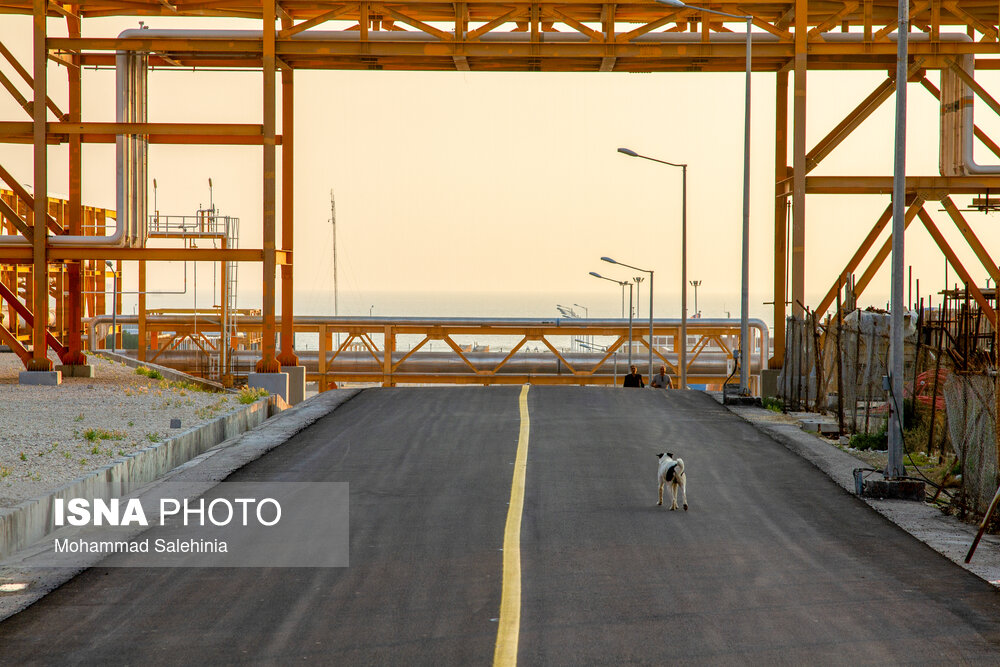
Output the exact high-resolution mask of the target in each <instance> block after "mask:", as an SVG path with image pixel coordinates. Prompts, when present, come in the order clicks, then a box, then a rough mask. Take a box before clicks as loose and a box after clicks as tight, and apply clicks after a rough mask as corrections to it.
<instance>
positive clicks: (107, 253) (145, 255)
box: [0, 245, 280, 264]
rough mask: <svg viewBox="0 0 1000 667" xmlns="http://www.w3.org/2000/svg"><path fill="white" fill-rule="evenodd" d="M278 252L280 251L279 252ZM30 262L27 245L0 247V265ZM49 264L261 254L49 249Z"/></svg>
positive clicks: (254, 254) (260, 256) (252, 258)
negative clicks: (77, 261) (87, 260)
mask: <svg viewBox="0 0 1000 667" xmlns="http://www.w3.org/2000/svg"><path fill="white" fill-rule="evenodd" d="M279 252H280V251H279ZM30 259H31V247H30V246H27V245H25V246H18V247H16V248H0V263H6V262H9V263H12V264H14V263H21V262H25V261H28V260H30ZM48 259H49V261H50V262H64V261H70V260H86V259H94V260H98V259H99V260H104V259H113V260H118V259H121V260H125V261H129V260H132V261H137V260H148V261H157V262H183V261H189V262H224V261H225V262H262V261H264V251H263V250H260V249H253V248H230V249H226V250H224V249H222V248H106V247H95V246H58V245H57V246H49V247H48Z"/></svg>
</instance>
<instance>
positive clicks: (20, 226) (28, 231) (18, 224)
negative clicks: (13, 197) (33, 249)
mask: <svg viewBox="0 0 1000 667" xmlns="http://www.w3.org/2000/svg"><path fill="white" fill-rule="evenodd" d="M0 215H2V216H3V217H4V218H5V219H6V220H7V221H8V222H10V224H12V225H14V228H15V229H17V231H18V233H20V234H21V236H23V237H24V238H26V239H28V240H29V241H30V240H31V239H32V238H33V234H34V231H33V228H32V227H29V226H28V225H27V223H25V222H24V220H22V219H21V216H19V215H18V214H17V211H15V210H14V209H12V208H11V207H10V206H9V205H8V204H7V202H5V201H4V200H2V199H0Z"/></svg>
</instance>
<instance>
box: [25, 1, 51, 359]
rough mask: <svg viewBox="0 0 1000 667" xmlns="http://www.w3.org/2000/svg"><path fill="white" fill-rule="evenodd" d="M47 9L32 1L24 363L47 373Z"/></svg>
mask: <svg viewBox="0 0 1000 667" xmlns="http://www.w3.org/2000/svg"><path fill="white" fill-rule="evenodd" d="M47 9H48V1H47V0H34V16H33V25H34V59H33V61H32V62H33V68H34V77H35V80H34V84H35V85H34V108H33V110H32V111H33V116H34V117H33V121H34V126H33V130H34V131H33V135H34V148H35V179H34V186H35V210H34V220H33V221H34V225H35V228H34V234H33V241H32V262H31V266H32V274H31V279H32V282H33V283H34V289H33V290H32V291H33V295H32V296H33V299H32V301H33V305H32V311H33V313H32V314H33V316H34V318H35V321H34V326H33V327H32V335H31V342H32V345H34V351H33V353H32V358H31V361H30V362H28V370H29V371H50V370H52V362H51V361H49V358H48V354H47V351H48V344H47V342H46V340H45V331H46V327H47V326H48V323H49V270H48V264H47V259H46V257H45V241H46V236H47V235H48V230H47V225H46V224H45V220H46V218H45V216H46V215H47V214H48V203H49V198H48V194H47V193H48V191H49V184H48V173H47V172H48V159H47V158H48V153H47V146H46V144H45V131H46V129H47V128H46V125H45V121H46V113H47V109H46V106H45V90H46V85H47V83H48V77H47V76H46V71H45V68H46V65H47V64H48V57H47V55H48V54H47V51H46V44H45V39H46V26H45V13H46V11H47Z"/></svg>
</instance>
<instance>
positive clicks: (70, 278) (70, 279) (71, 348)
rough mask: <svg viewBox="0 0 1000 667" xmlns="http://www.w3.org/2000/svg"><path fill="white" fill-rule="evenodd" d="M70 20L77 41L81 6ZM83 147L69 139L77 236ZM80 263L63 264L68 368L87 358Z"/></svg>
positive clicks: (76, 77)
mask: <svg viewBox="0 0 1000 667" xmlns="http://www.w3.org/2000/svg"><path fill="white" fill-rule="evenodd" d="M70 13H71V14H73V15H74V16H73V17H69V16H68V17H66V27H67V30H68V33H69V36H70V37H80V33H81V20H80V19H79V18H77V17H78V16H79V13H80V6H79V5H73V6H71V7H70ZM70 57H71V58H72V62H73V64H74V65H76V67H67V68H66V76H67V78H68V79H69V122H71V123H79V122H80V121H81V119H82V114H81V111H80V108H81V95H82V85H83V75H82V68H81V67H80V54H79V53H75V54H73V55H71V56H70ZM82 173H83V143H82V141H81V137H80V135H78V134H74V135H70V137H69V219H68V225H66V227H67V231H68V233H69V234H73V235H75V236H79V235H80V234H82V233H83V232H82V231H81V230H82V224H83V194H82V189H83V188H82ZM81 266H82V262H80V261H70V262H66V274H67V276H66V279H67V286H66V293H67V296H66V314H67V318H66V338H65V340H64V341H63V343H64V344H65V345H66V351H65V352H63V353H62V355H61V357H60V360H61V361H62V362H63V363H64V364H67V365H84V364H86V363H87V357H86V356H85V355H84V354H83V279H82V277H81V275H80V272H81Z"/></svg>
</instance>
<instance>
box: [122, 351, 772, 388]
mask: <svg viewBox="0 0 1000 667" xmlns="http://www.w3.org/2000/svg"><path fill="white" fill-rule="evenodd" d="M121 353H126V354H128V355H130V356H135V351H134V350H119V354H121ZM230 354H231V355H232V357H233V363H234V365H235V366H236V367H243V368H247V369H250V368H252V367H253V363H254V362H255V361H256V360H257V359H259V358H260V352H259V351H258V350H239V351H235V352H230ZM295 354H296V355H297V356H298V358H299V364H300V365H302V366H305V367H306V370H307V372H309V373H316V372H318V371H319V352H317V351H316V350H296V351H295ZM405 354H406V353H405V352H394V353H393V355H392V357H393V362H394V363H396V362H399V361H400V360H401V359H402V358H403V356H404V355H405ZM465 356H466V358H468V359H469V361H470V362H472V363H473V365H475V366H476V367H477V368H479V369H483V370H485V369H490V368H496V366H497V365H498V364H500V362H502V361H503V360H504V359H505V358H506V356H507V354H506V353H502V352H466V353H465ZM603 356H604V355H602V354H597V353H591V354H587V353H582V352H573V353H564V354H563V358H564V359H565V360H566V361H567V362H569V364H570V365H572V366H573V367H574V368H576V369H577V370H579V369H580V368H585V369H588V370H589V369H591V368H593V366H594V364H596V363H597V362H598V361H599V360H600V359H601V357H603ZM664 356H665V357H666V358H667V360H668V361H670V362H671V363H676V362H677V355H676V354H674V353H672V352H671V353H667V354H664ZM729 359H730V356H729V355H728V354H726V353H723V352H703V353H702V354H700V355H698V358H697V359H696V360H695V361H694V362H693V363H692V364H691V365H690V368H689V369H688V373H689V374H691V375H693V376H698V377H705V376H710V377H714V378H717V379H718V380H719V381H720V382H721V381H722V380H724V379H725V378H726V377H727V376H728V375H729V370H728V369H729V365H728V360H729ZM156 363H157V364H160V365H163V366H169V367H170V368H175V369H177V370H180V371H184V372H198V371H199V370H202V369H207V368H208V364H207V363H206V360H205V355H204V353H202V352H200V351H198V350H168V351H165V352H162V353H160V354H159V356H157V358H156ZM616 363H617V371H618V373H619V374H623V373H625V372H627V370H628V364H627V361H626V359H624V358H621V359H618V360H617V362H616V360H615V358H614V356H612V357H610V358H608V359H607V360H605V361H604V363H602V364H601V366H600V367H599V368H598V369H597V370H596V371H595V373H594V374H595V375H597V376H599V377H602V378H603V377H612V376H613V375H614V373H615V370H616V368H615V366H616ZM751 370H752V371H753V372H754V373H758V372H760V360H759V358H757V357H755V358H754V364H753V365H752V366H751ZM327 372H329V373H331V374H337V373H341V374H346V373H372V374H375V375H378V376H379V377H381V375H382V364H381V362H376V361H375V359H374V358H372V355H371V354H370V353H368V352H367V351H365V352H357V351H350V352H341V353H340V354H338V355H337V357H336V359H334V360H332V361H327ZM470 373H471V369H470V368H469V367H468V366H467V365H466V364H465V362H464V361H462V360H461V359H460V358H459V357H458V356H457V355H456V354H454V353H453V352H428V351H425V350H420V351H419V352H416V353H415V354H413V355H412V356H410V357H409V358H408V359H407V360H406V361H405V362H403V364H402V365H401V366H400V367H399V368H398V369H397V370H396V371H394V372H393V377H396V378H405V377H406V375H408V374H413V375H427V374H446V375H456V376H459V375H468V374H470ZM524 374H538V375H549V376H551V375H566V376H569V375H572V373H571V372H570V371H569V369H567V368H566V366H565V365H564V364H563V363H562V362H561V361H559V360H558V359H557V358H555V357H554V356H553V355H552V354H550V353H534V352H528V353H519V354H517V355H516V356H515V357H514V358H512V359H511V360H510V361H508V362H507V363H506V364H504V366H503V367H502V368H500V369H499V370H498V371H497V375H524Z"/></svg>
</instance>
